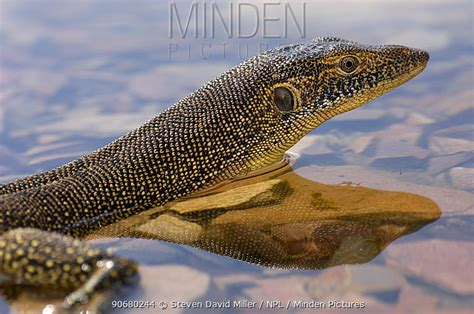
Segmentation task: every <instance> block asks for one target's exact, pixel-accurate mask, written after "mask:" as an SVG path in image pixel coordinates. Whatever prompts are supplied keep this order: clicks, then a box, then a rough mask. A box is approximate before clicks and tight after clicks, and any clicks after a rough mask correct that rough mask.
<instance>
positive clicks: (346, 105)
mask: <svg viewBox="0 0 474 314" xmlns="http://www.w3.org/2000/svg"><path fill="white" fill-rule="evenodd" d="M410 54H411V55H410V56H409V57H408V58H407V66H406V68H407V70H405V71H403V72H402V73H400V74H398V75H396V76H394V77H392V78H390V79H387V80H385V81H382V82H380V83H379V84H377V85H376V86H374V87H372V88H369V89H365V90H360V91H359V92H358V93H356V94H354V95H352V96H351V97H350V98H349V99H345V100H342V101H341V102H340V103H338V104H337V103H336V104H334V105H333V109H332V110H330V111H328V112H325V113H323V117H322V116H321V115H322V113H321V112H319V111H316V112H314V114H315V118H316V121H317V122H318V124H321V123H323V122H324V121H325V120H328V119H329V118H331V117H334V116H336V115H338V114H341V113H344V112H347V111H350V110H353V109H356V108H358V107H360V106H362V105H364V104H366V103H368V102H370V101H372V100H374V99H376V98H378V97H380V96H382V95H384V94H386V93H388V92H390V91H391V90H393V89H395V88H397V87H398V86H400V85H402V84H403V83H405V82H407V81H409V80H411V79H412V78H414V77H415V76H417V75H418V74H420V73H421V72H422V71H423V70H424V69H425V68H426V65H427V63H428V60H429V54H428V53H427V52H426V51H423V50H418V49H413V50H410Z"/></svg>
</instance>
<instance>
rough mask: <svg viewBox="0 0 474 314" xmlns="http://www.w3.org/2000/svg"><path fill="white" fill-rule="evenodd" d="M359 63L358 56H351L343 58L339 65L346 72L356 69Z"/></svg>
mask: <svg viewBox="0 0 474 314" xmlns="http://www.w3.org/2000/svg"><path fill="white" fill-rule="evenodd" d="M358 65H359V60H357V58H355V57H352V56H349V57H344V58H342V59H341V61H340V63H339V66H340V67H341V69H342V70H343V71H344V72H346V73H351V72H354V70H355V69H356V68H357V66H358Z"/></svg>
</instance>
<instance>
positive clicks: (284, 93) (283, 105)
mask: <svg viewBox="0 0 474 314" xmlns="http://www.w3.org/2000/svg"><path fill="white" fill-rule="evenodd" d="M273 102H274V103H275V105H276V106H277V107H278V109H280V111H282V112H289V111H292V110H293V108H294V99H293V93H292V92H291V91H290V90H289V89H288V88H286V87H277V88H275V89H274V90H273Z"/></svg>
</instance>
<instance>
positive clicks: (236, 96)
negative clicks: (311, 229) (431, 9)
mask: <svg viewBox="0 0 474 314" xmlns="http://www.w3.org/2000/svg"><path fill="white" fill-rule="evenodd" d="M427 61H428V54H427V53H426V52H424V51H421V50H417V49H411V48H406V47H403V46H388V45H387V46H369V45H362V44H359V43H356V42H352V41H346V40H342V39H338V38H329V37H325V38H317V39H314V40H311V41H309V42H306V43H302V44H294V45H289V46H285V47H281V48H276V49H272V50H269V51H267V52H265V53H262V54H260V55H258V56H256V57H254V58H251V59H249V60H247V61H246V62H244V63H242V64H240V65H238V66H236V67H234V68H232V69H230V70H229V71H227V72H226V73H224V74H222V75H221V76H220V77H218V78H217V79H215V80H213V81H211V82H209V83H208V84H206V85H204V86H203V87H201V88H200V89H198V90H197V91H196V92H194V93H192V94H191V95H189V96H187V97H185V98H184V99H182V100H181V101H179V102H177V103H176V104H175V105H174V106H172V107H170V108H169V109H167V110H165V111H164V112H163V113H161V114H159V115H158V116H156V117H154V118H153V119H151V120H150V121H148V122H147V123H145V124H144V125H143V126H141V127H139V128H137V129H135V130H133V131H131V132H130V133H129V134H127V135H125V136H123V137H122V138H120V139H118V140H116V141H115V142H113V143H111V144H109V145H107V146H105V147H103V148H101V149H99V150H97V151H96V152H93V153H91V154H89V155H86V156H84V157H82V158H80V159H78V160H75V161H72V162H70V163H68V164H66V165H64V166H62V167H59V168H57V169H54V170H50V171H47V172H44V173H40V174H37V175H33V176H29V177H26V178H23V179H19V180H16V181H13V182H10V183H6V184H4V185H1V186H0V222H1V226H2V236H1V237H0V271H1V272H2V273H4V274H6V275H9V276H12V277H14V278H15V279H17V280H20V281H21V282H24V283H25V284H30V285H37V286H48V287H54V288H63V289H66V290H69V291H71V294H69V296H68V297H67V298H66V302H65V306H71V305H73V304H74V303H76V302H78V301H81V300H82V301H84V300H85V299H87V296H88V295H90V294H91V293H92V292H94V291H95V290H97V289H100V288H102V287H105V286H108V285H110V284H111V283H112V282H115V281H117V279H120V280H122V281H123V280H125V281H127V280H128V279H129V278H131V277H132V276H133V274H134V273H135V272H136V269H137V266H136V264H135V263H134V262H132V261H128V260H125V259H121V258H117V257H115V256H113V255H112V254H110V253H108V252H107V251H105V250H102V249H98V248H94V247H92V246H90V245H88V244H87V243H85V242H82V241H80V240H77V238H80V237H84V236H85V235H87V234H89V233H91V232H93V231H94V230H97V229H98V228H100V227H102V226H105V225H109V224H111V223H114V222H117V221H119V220H122V219H124V218H127V217H129V216H131V215H134V214H136V213H139V212H142V211H144V210H147V209H150V208H152V207H156V206H159V205H163V204H165V203H167V202H169V201H172V200H174V199H177V198H180V197H183V196H186V195H189V194H190V193H192V192H195V191H199V190H201V189H203V188H206V187H209V186H212V185H213V184H215V183H217V182H221V181H226V180H229V179H232V178H234V177H236V176H241V175H245V174H246V173H249V172H251V171H253V170H256V169H258V168H261V167H263V166H265V165H268V164H271V163H273V162H276V161H278V160H280V159H281V158H282V155H283V153H284V152H285V151H286V150H287V149H289V148H290V147H291V146H293V145H294V144H295V143H296V142H297V141H298V140H300V139H301V138H302V137H303V136H304V135H305V134H307V133H308V132H309V131H311V130H313V129H314V128H315V127H317V126H318V125H320V124H321V123H323V122H324V121H326V120H328V119H330V118H331V117H333V116H335V115H337V114H340V113H343V112H346V111H349V110H352V109H354V108H357V107H359V106H361V105H362V104H364V103H367V102H369V101H371V100H373V99H375V98H377V97H378V96H380V95H382V94H384V93H386V92H388V91H390V90H392V89H394V88H395V87H397V86H399V85H400V84H402V83H404V82H406V81H407V80H409V79H411V78H412V77H414V76H416V75H417V74H418V73H420V72H421V71H422V70H423V69H424V67H425V66H426V63H427ZM176 79H179V78H176Z"/></svg>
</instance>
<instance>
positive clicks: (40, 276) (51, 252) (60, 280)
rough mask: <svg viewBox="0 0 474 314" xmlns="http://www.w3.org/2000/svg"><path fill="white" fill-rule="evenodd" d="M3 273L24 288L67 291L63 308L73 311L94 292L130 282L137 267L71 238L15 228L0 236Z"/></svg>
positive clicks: (37, 230) (0, 269) (105, 251)
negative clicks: (28, 286)
mask: <svg viewBox="0 0 474 314" xmlns="http://www.w3.org/2000/svg"><path fill="white" fill-rule="evenodd" d="M0 272H1V273H3V274H5V275H7V276H10V277H12V278H13V279H15V280H16V281H19V282H20V283H22V284H25V285H31V286H37V287H47V288H54V289H64V290H65V291H67V292H68V293H69V294H68V295H67V296H66V297H65V299H64V303H63V306H64V307H65V308H70V307H72V306H74V305H75V304H78V303H85V302H87V301H88V299H89V297H90V296H91V294H93V293H94V292H95V291H98V290H100V289H104V288H108V287H110V286H112V285H114V284H117V283H129V282H131V281H132V280H133V279H134V278H135V277H136V276H135V275H136V273H137V264H136V263H135V262H134V261H130V260H127V259H124V258H119V257H116V256H114V255H112V253H111V252H109V251H107V250H104V249H100V248H97V247H94V246H92V245H90V244H88V243H86V242H84V241H81V240H79V239H76V238H73V237H70V236H65V235H61V234H58V233H53V232H48V231H43V230H40V229H34V228H16V229H12V230H10V231H7V232H5V233H3V234H2V235H1V236H0Z"/></svg>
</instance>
